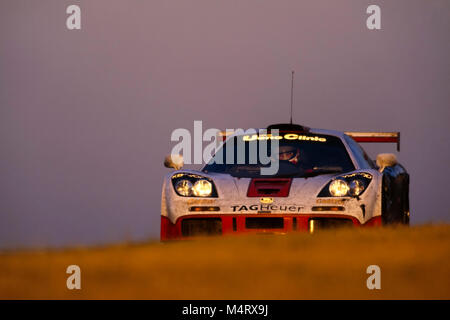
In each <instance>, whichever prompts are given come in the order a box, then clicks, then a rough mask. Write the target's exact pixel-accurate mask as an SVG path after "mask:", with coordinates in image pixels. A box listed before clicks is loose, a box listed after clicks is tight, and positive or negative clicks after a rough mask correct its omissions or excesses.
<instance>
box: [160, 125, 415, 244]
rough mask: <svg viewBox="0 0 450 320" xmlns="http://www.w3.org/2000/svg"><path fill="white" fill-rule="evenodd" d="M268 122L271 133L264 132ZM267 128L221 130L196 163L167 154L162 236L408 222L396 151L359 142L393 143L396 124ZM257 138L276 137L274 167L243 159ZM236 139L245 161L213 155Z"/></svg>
mask: <svg viewBox="0 0 450 320" xmlns="http://www.w3.org/2000/svg"><path fill="white" fill-rule="evenodd" d="M274 130H276V132H277V136H276V137H275V136H272V134H271V133H270V132H272V131H274ZM266 132H268V134H265V135H262V134H259V133H256V134H253V135H245V134H244V135H242V134H233V135H231V136H225V137H226V139H224V140H225V141H224V143H223V145H222V147H221V148H220V149H219V150H218V151H217V153H216V154H215V156H214V157H213V159H212V160H211V161H210V162H209V163H208V164H206V165H205V166H204V167H203V168H202V169H201V170H199V171H194V170H182V169H180V164H179V163H175V162H174V161H173V159H174V158H173V157H172V156H168V157H166V161H165V166H166V167H170V168H175V169H178V170H176V171H174V172H171V173H170V174H168V175H167V177H166V178H165V179H164V183H163V188H162V203H161V240H163V241H164V240H170V239H186V238H191V237H196V236H204V235H229V234H238V233H247V232H256V233H287V232H299V231H309V232H315V231H317V230H320V229H324V228H330V227H339V226H354V227H359V226H381V225H383V224H391V223H402V224H409V175H408V173H407V172H406V170H405V169H404V167H403V166H401V165H400V164H399V163H397V160H396V157H395V155H393V154H380V155H378V156H377V160H376V162H374V161H372V160H371V159H370V158H369V157H368V156H367V154H366V153H365V151H364V150H363V149H362V148H361V146H360V145H359V144H358V142H395V143H397V148H398V149H399V146H400V134H399V133H398V132H383V133H375V132H338V131H332V130H322V129H310V128H307V127H304V126H301V125H295V124H278V125H271V126H269V127H268V128H267V130H266ZM268 136H270V139H268V138H267V137H268ZM261 139H262V140H271V139H276V140H277V142H278V148H277V152H276V154H271V155H270V156H271V157H274V156H275V157H278V160H279V167H278V171H277V173H276V174H275V175H268V176H264V175H262V170H261V168H262V167H264V165H263V164H262V163H259V161H256V163H255V161H253V162H251V161H249V159H250V158H251V154H250V153H251V152H252V150H253V152H254V150H256V149H254V148H253V147H254V145H252V144H257V143H258V141H260V140H261ZM231 140H233V141H231ZM242 142H243V143H244V145H245V157H244V158H245V160H244V161H232V163H231V164H229V163H228V162H229V161H217V159H226V158H227V156H226V150H230V148H228V149H227V147H226V146H227V144H230V143H233V144H232V146H234V148H236V146H237V145H239V143H242ZM228 147H230V146H228ZM232 148H233V147H231V149H232ZM228 152H230V151H228ZM234 154H237V151H236V152H234ZM235 160H236V159H235Z"/></svg>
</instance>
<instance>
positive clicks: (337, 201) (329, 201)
mask: <svg viewBox="0 0 450 320" xmlns="http://www.w3.org/2000/svg"><path fill="white" fill-rule="evenodd" d="M346 200H347V199H316V203H321V204H344V203H345V201H346Z"/></svg>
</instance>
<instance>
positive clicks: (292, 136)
mask: <svg viewBox="0 0 450 320" xmlns="http://www.w3.org/2000/svg"><path fill="white" fill-rule="evenodd" d="M242 140H244V141H255V140H304V141H317V142H326V141H327V139H326V138H323V137H318V136H309V135H304V134H300V135H299V134H296V133H287V134H285V135H284V136H280V135H272V134H270V133H268V134H259V135H258V134H253V135H245V136H243V137H242Z"/></svg>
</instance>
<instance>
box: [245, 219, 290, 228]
mask: <svg viewBox="0 0 450 320" xmlns="http://www.w3.org/2000/svg"><path fill="white" fill-rule="evenodd" d="M245 227H246V228H247V229H283V228H284V220H283V218H246V219H245Z"/></svg>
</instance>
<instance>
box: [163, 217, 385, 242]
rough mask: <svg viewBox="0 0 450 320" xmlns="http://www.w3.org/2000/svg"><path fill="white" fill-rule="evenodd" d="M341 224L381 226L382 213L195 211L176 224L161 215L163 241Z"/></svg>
mask: <svg viewBox="0 0 450 320" xmlns="http://www.w3.org/2000/svg"><path fill="white" fill-rule="evenodd" d="M341 226H352V227H361V226H363V227H364V226H381V216H376V217H373V218H372V219H370V220H369V221H367V222H366V223H364V224H361V223H360V222H359V221H358V219H356V218H355V217H352V216H349V215H336V214H332V215H327V214H258V215H255V214H191V215H184V216H182V217H180V218H178V219H177V220H176V222H175V223H172V222H171V221H170V220H169V219H168V218H167V217H165V216H161V241H165V240H175V239H179V240H182V239H190V238H193V237H199V236H221V235H233V234H247V233H273V234H285V233H289V232H301V231H303V232H305V231H309V232H311V233H312V232H315V231H317V230H320V229H327V228H333V227H341Z"/></svg>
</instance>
